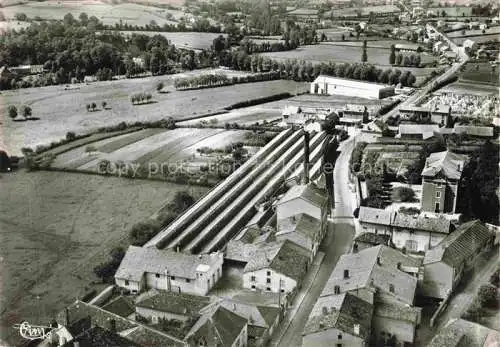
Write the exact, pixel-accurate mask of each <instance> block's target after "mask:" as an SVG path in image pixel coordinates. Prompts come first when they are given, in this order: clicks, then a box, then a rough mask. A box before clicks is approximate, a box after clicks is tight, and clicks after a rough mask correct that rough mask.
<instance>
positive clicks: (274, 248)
mask: <svg viewBox="0 0 500 347" xmlns="http://www.w3.org/2000/svg"><path fill="white" fill-rule="evenodd" d="M310 259H311V255H310V252H309V251H308V250H307V249H305V248H303V247H302V246H299V245H297V244H295V243H293V242H291V241H289V240H285V241H284V242H274V243H271V244H267V245H265V244H262V246H261V247H260V248H259V250H258V251H257V252H256V253H255V254H254V256H253V257H252V258H251V259H250V260H249V262H248V263H247V264H246V265H245V268H244V269H243V287H244V288H247V289H254V290H255V289H258V290H262V291H268V292H273V293H291V292H292V291H293V290H294V289H295V288H296V287H297V285H298V284H299V283H300V282H301V280H302V278H303V277H304V275H305V274H306V272H307V269H308V266H309V262H310Z"/></svg>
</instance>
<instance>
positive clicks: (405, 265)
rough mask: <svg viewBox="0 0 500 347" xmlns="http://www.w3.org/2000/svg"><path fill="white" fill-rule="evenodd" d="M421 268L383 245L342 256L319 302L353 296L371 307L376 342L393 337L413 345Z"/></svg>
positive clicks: (418, 322) (418, 309)
mask: <svg viewBox="0 0 500 347" xmlns="http://www.w3.org/2000/svg"><path fill="white" fill-rule="evenodd" d="M420 268H421V261H420V260H418V259H415V258H412V257H410V256H407V255H405V254H402V253H401V252H399V251H397V250H395V249H393V248H390V247H387V246H382V245H379V246H376V247H371V248H367V249H364V250H361V251H358V252H357V253H350V254H344V255H342V256H341V257H340V259H339V261H338V262H337V265H336V266H335V268H334V270H333V272H332V274H331V275H330V278H329V279H328V281H327V283H326V285H325V287H324V289H323V292H322V293H321V295H320V299H319V300H321V299H322V298H323V297H325V296H329V295H339V294H343V293H350V294H352V295H355V296H357V297H358V298H360V299H362V300H364V301H366V302H368V303H370V304H372V305H373V319H372V334H373V336H374V337H375V338H376V339H377V340H378V341H380V340H384V341H385V340H386V339H387V338H388V337H389V336H394V338H395V339H396V340H397V341H398V342H401V343H402V344H405V343H408V344H412V343H414V341H415V332H416V328H417V326H418V325H419V324H420V317H421V315H420V308H418V307H413V303H414V300H415V295H416V290H417V282H418V281H421V280H422V278H421V277H422V276H421V269H420ZM319 300H318V301H319ZM385 342H387V341H385Z"/></svg>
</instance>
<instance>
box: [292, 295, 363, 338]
mask: <svg viewBox="0 0 500 347" xmlns="http://www.w3.org/2000/svg"><path fill="white" fill-rule="evenodd" d="M372 315H373V305H372V304H370V303H369V302H367V301H365V300H363V299H361V298H359V297H357V296H356V295H353V294H350V293H342V294H336V295H328V296H324V297H320V298H319V299H318V301H317V302H316V304H315V305H314V308H313V310H312V312H311V314H310V316H309V319H308V321H307V323H306V326H305V327H304V331H303V333H302V338H303V339H302V346H304V347H316V346H359V347H363V346H366V345H367V344H368V342H369V340H370V336H371V321H372Z"/></svg>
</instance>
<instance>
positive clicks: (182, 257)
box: [115, 246, 218, 281]
mask: <svg viewBox="0 0 500 347" xmlns="http://www.w3.org/2000/svg"><path fill="white" fill-rule="evenodd" d="M217 257H218V255H217V254H209V255H207V254H205V255H191V254H186V253H178V252H174V251H171V250H164V249H162V250H160V249H157V248H155V247H136V246H129V248H128V250H127V253H126V254H125V257H124V258H123V260H122V262H121V264H120V267H119V268H118V270H117V271H116V274H115V278H122V279H128V280H132V281H140V280H141V278H142V275H143V274H144V273H145V272H148V273H159V274H165V273H166V271H168V273H169V274H170V275H172V276H179V277H183V278H190V279H195V278H196V269H197V267H198V266H199V265H208V266H212V264H214V263H215V262H216V261H217Z"/></svg>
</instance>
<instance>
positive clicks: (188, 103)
mask: <svg viewBox="0 0 500 347" xmlns="http://www.w3.org/2000/svg"><path fill="white" fill-rule="evenodd" d="M203 71H206V72H207V73H209V72H212V71H213V70H203ZM195 73H200V71H197V72H190V73H188V74H182V76H184V75H191V74H195ZM179 76H180V75H171V76H155V77H148V78H138V79H124V80H119V81H106V82H96V83H91V84H89V85H85V84H81V85H79V87H80V89H73V90H64V87H63V86H50V87H42V88H28V89H20V90H12V91H5V92H2V102H1V103H0V115H1V117H2V118H0V122H1V123H2V127H3V129H4V131H3V132H0V147H3V148H5V149H6V150H7V152H8V153H9V154H11V155H15V154H19V153H20V151H21V148H22V147H36V146H37V145H41V144H48V143H50V142H52V141H57V140H59V139H61V138H63V137H64V136H65V135H66V132H68V131H74V132H76V133H77V134H82V133H88V132H90V131H92V130H95V129H97V128H100V127H104V126H109V125H116V124H118V123H120V122H122V121H125V122H135V121H154V120H159V119H163V118H166V117H174V118H175V119H183V118H187V117H192V116H196V115H200V114H204V113H208V112H214V111H217V110H221V109H223V108H224V107H227V106H229V105H231V104H234V103H237V102H241V101H246V100H250V99H255V98H261V97H265V96H270V95H275V94H278V93H283V92H290V93H297V92H303V91H305V90H306V84H305V83H299V82H293V81H281V80H280V81H267V82H256V83H246V84H238V85H234V86H226V87H218V88H211V89H200V90H191V91H172V92H170V93H162V94H158V93H156V92H155V91H154V90H155V85H156V83H157V82H158V81H165V82H166V84H167V85H169V86H172V84H173V80H174V79H175V78H177V77H179ZM172 89H173V87H172ZM137 92H150V93H152V94H153V101H154V102H153V103H149V104H144V105H136V106H134V105H132V103H131V102H130V100H129V97H130V95H132V94H134V93H137ZM102 101H106V102H107V104H108V107H107V109H106V110H102V109H101V110H98V111H95V112H87V110H86V108H85V105H86V104H88V103H91V102H96V103H97V104H98V105H100V104H101V102H102ZM22 104H28V105H30V106H31V107H32V109H33V116H34V117H38V118H39V120H36V121H12V120H11V119H10V118H8V117H7V116H6V115H5V112H6V108H7V107H8V106H9V105H17V106H20V105H22ZM55 105H57V107H55ZM99 108H100V107H99Z"/></svg>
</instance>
